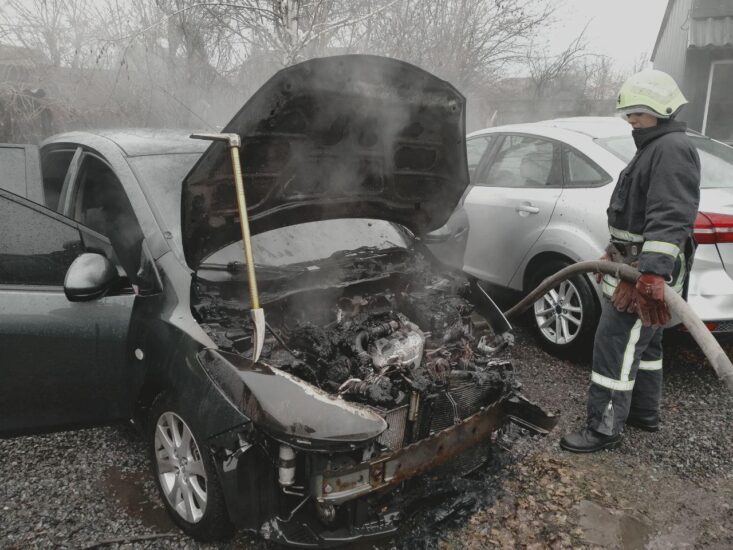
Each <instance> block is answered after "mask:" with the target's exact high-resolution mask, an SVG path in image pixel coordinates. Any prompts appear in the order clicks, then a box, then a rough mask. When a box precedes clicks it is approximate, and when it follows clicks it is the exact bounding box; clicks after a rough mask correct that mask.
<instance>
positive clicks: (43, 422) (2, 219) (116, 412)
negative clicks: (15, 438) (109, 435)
mask: <svg viewBox="0 0 733 550" xmlns="http://www.w3.org/2000/svg"><path fill="white" fill-rule="evenodd" d="M0 235H2V236H3V238H2V239H0V350H2V361H0V434H2V435H6V436H7V435H14V434H19V433H27V432H34V431H48V430H53V429H58V428H63V427H67V426H83V425H93V424H100V423H105V422H109V421H112V420H115V419H118V418H123V417H126V416H127V415H128V414H129V411H128V409H129V407H128V406H127V405H126V403H125V397H124V392H122V391H120V388H123V387H124V378H125V363H126V361H127V356H126V336H127V330H128V326H129V319H130V313H131V310H132V301H133V299H134V296H133V295H132V293H131V289H130V288H129V285H125V284H124V283H121V284H120V287H119V288H118V289H117V290H116V292H114V293H113V294H114V295H109V296H105V297H104V298H101V299H98V300H94V301H89V302H70V301H69V300H67V298H66V296H65V294H64V290H63V284H64V277H65V274H66V271H67V269H68V268H69V266H70V265H71V263H72V262H73V261H74V259H75V258H76V257H77V256H78V255H79V254H80V253H82V252H85V251H88V250H94V251H98V252H102V253H105V254H106V255H107V256H108V257H109V256H111V255H112V253H111V246H110V243H109V241H108V240H107V239H105V238H104V237H103V236H101V235H99V234H97V233H95V232H94V231H91V230H89V229H88V228H85V227H82V226H80V225H79V224H78V223H75V222H74V221H72V220H69V219H67V218H64V217H63V216H61V215H59V214H58V213H55V212H53V211H51V210H49V209H47V208H45V207H43V206H41V205H39V204H35V203H32V202H30V201H28V200H26V199H23V198H21V197H19V196H16V195H13V194H12V193H8V192H5V191H0Z"/></svg>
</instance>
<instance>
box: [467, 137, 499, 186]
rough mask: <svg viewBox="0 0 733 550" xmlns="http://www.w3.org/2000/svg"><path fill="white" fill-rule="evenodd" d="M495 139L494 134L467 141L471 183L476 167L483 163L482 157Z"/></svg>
mask: <svg viewBox="0 0 733 550" xmlns="http://www.w3.org/2000/svg"><path fill="white" fill-rule="evenodd" d="M493 141H494V136H481V137H475V138H471V139H469V140H468V141H466V153H467V156H468V175H469V177H470V180H471V183H473V182H474V176H475V174H476V168H478V165H479V164H480V163H481V158H482V157H483V156H484V154H485V153H486V151H487V150H488V148H489V145H491V144H492V143H493Z"/></svg>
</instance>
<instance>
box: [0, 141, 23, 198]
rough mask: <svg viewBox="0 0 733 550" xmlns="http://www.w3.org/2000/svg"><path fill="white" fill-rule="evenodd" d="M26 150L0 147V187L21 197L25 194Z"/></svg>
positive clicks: (12, 146) (14, 146)
mask: <svg viewBox="0 0 733 550" xmlns="http://www.w3.org/2000/svg"><path fill="white" fill-rule="evenodd" d="M25 157H26V150H25V147H23V146H22V145H17V146H16V145H4V144H3V145H0V166H2V167H3V170H2V176H0V187H2V188H3V189H7V190H8V191H10V192H12V193H16V194H18V195H21V196H23V197H24V196H25V194H26V174H25V164H26V160H25Z"/></svg>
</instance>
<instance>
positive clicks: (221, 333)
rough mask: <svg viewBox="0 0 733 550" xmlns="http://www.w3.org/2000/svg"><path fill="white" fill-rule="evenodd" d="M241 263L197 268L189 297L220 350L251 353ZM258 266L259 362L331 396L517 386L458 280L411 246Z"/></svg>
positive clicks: (380, 401) (385, 400) (394, 401)
mask: <svg viewBox="0 0 733 550" xmlns="http://www.w3.org/2000/svg"><path fill="white" fill-rule="evenodd" d="M205 267H206V266H205ZM241 267H242V266H241V265H239V264H236V265H229V266H226V268H224V266H221V267H219V268H218V269H220V270H222V269H226V270H227V272H228V273H231V274H232V277H230V278H229V279H228V280H221V279H222V277H219V279H220V280H218V281H212V280H211V279H213V277H209V278H207V270H206V269H203V270H202V271H200V273H199V276H198V279H197V284H196V285H194V296H193V304H194V312H195V314H196V316H197V318H198V320H199V322H200V323H201V325H202V327H203V328H204V330H205V331H206V332H207V333H208V334H209V336H210V337H211V338H212V339H213V340H214V342H215V343H216V344H217V345H218V346H219V347H220V348H222V349H224V350H227V351H233V352H237V353H241V354H243V355H249V354H250V353H251V336H252V330H251V324H250V319H249V315H248V307H249V304H248V302H247V298H246V296H247V285H246V279H243V274H240V272H242V271H243V270H242V269H241ZM208 269H212V270H214V272H215V271H216V269H217V267H215V266H208ZM257 273H258V281H259V285H260V292H261V297H260V300H261V302H262V303H263V304H264V306H263V307H264V308H265V310H266V314H267V323H268V329H269V330H268V333H267V335H266V339H265V347H264V350H263V353H262V357H261V360H263V361H265V362H267V363H269V364H271V365H273V366H276V367H278V368H280V369H283V370H285V371H287V372H290V373H292V374H294V375H295V376H297V377H299V378H301V379H302V380H305V381H306V382H309V383H311V384H313V385H315V386H317V387H319V388H321V389H323V390H325V391H327V392H329V393H331V394H338V395H341V396H342V397H343V398H344V399H347V400H349V401H354V402H359V403H363V404H367V405H371V406H375V407H379V408H381V409H392V408H394V407H399V406H402V405H406V404H408V403H409V401H410V399H411V398H413V399H414V398H415V395H425V394H429V393H433V392H436V391H440V390H441V389H448V388H451V387H456V386H459V385H463V386H465V385H471V386H474V387H481V388H484V389H487V390H488V393H491V394H492V395H493V396H494V398H497V397H498V396H499V395H501V394H503V393H504V392H505V391H507V390H508V389H510V388H513V387H514V381H513V377H512V372H511V368H510V365H509V364H508V363H507V361H505V360H499V359H496V358H494V357H493V353H492V350H491V349H490V347H489V346H487V345H486V343H485V342H486V341H487V339H488V338H490V337H491V334H490V332H489V331H488V330H487V328H486V327H485V326H484V327H482V330H483V333H484V334H480V333H479V331H477V330H476V328H475V327H474V319H473V317H472V313H473V306H472V305H471V303H470V302H469V301H468V300H467V299H466V298H465V297H464V296H465V295H467V288H468V285H467V282H466V281H465V279H464V278H463V277H459V276H455V275H452V274H448V275H446V274H437V273H436V272H435V271H434V268H433V266H432V264H431V263H430V261H428V260H427V259H426V258H425V256H423V255H422V254H420V253H418V252H415V251H412V250H406V249H402V248H394V249H387V250H377V249H371V248H364V249H359V250H356V251H351V252H342V253H338V254H335V255H334V256H331V257H330V258H328V259H325V260H322V261H319V262H317V263H316V264H308V265H295V266H287V267H285V268H266V269H261V268H259V266H258V269H257ZM224 279H226V278H224ZM484 395H486V392H484Z"/></svg>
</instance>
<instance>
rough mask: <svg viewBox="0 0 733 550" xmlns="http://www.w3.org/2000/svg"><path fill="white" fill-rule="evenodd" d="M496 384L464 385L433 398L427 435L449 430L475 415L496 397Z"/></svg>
mask: <svg viewBox="0 0 733 550" xmlns="http://www.w3.org/2000/svg"><path fill="white" fill-rule="evenodd" d="M496 389H497V388H496V384H495V383H491V382H487V383H483V384H475V383H472V382H471V383H466V384H461V385H459V386H455V387H453V388H451V389H450V390H449V391H446V392H441V393H439V394H437V395H436V396H435V401H434V404H433V411H432V418H431V420H430V430H429V433H431V434H432V433H435V432H438V431H440V430H444V429H445V428H450V427H451V426H453V425H454V424H455V423H456V422H457V421H458V420H462V419H464V418H466V417H468V416H471V415H472V414H475V413H477V412H478V411H479V409H480V408H481V407H483V406H486V405H488V404H489V403H491V402H492V401H493V400H494V399H495V398H496V397H498V396H495V395H494V393H495V392H496Z"/></svg>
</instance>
